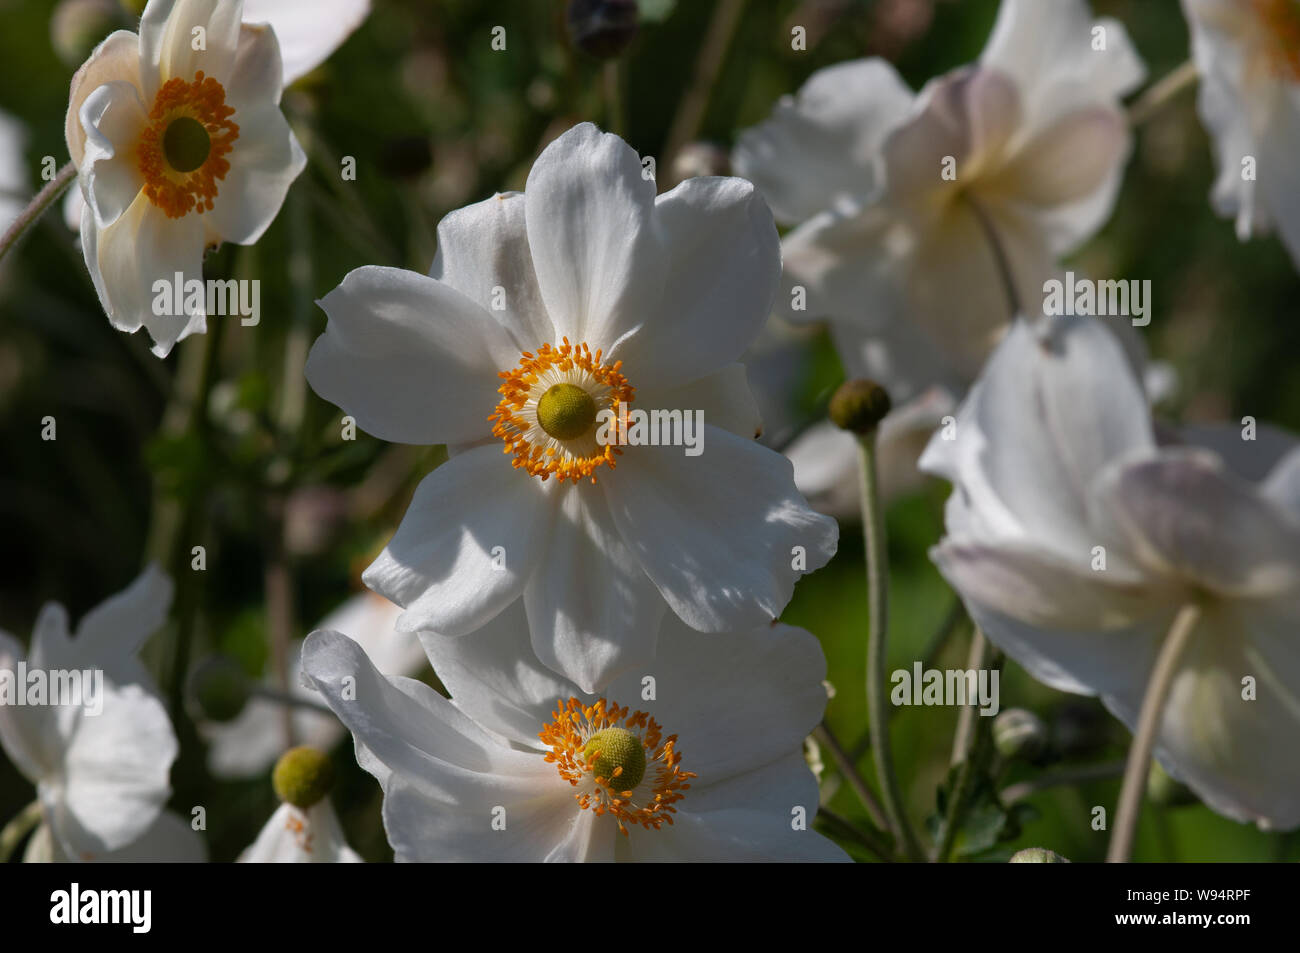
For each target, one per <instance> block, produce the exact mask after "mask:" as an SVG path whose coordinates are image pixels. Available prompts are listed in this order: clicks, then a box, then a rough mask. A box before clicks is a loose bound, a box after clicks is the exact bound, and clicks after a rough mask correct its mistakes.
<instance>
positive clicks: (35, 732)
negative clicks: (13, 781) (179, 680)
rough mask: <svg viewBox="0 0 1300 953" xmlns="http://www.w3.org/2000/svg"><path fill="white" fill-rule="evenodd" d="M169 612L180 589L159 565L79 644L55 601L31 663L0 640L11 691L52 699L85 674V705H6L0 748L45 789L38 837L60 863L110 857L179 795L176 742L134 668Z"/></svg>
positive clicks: (0, 670)
mask: <svg viewBox="0 0 1300 953" xmlns="http://www.w3.org/2000/svg"><path fill="white" fill-rule="evenodd" d="M170 604H171V581H170V580H169V579H168V578H167V577H166V576H165V575H164V574H163V573H162V572H160V571H159V570H158V569H156V568H155V567H152V566H151V567H150V568H149V569H147V570H145V572H144V573H142V574H141V575H140V577H139V578H138V579H137V580H136V581H135V582H134V583H132V585H131V586H130V587H129V588H128V589H126V590H124V591H123V592H121V593H119V594H118V595H116V596H113V597H112V598H111V599H109V600H107V601H106V602H104V603H102V604H100V605H99V606H97V607H96V608H94V609H92V610H91V611H90V612H88V613H87V614H86V616H85V617H84V618H83V619H82V620H81V624H80V625H79V626H77V630H76V637H75V638H72V637H70V636H69V627H68V615H67V612H66V611H65V610H64V608H63V607H62V606H61V605H59V604H58V603H48V604H46V605H45V607H44V608H43V609H42V610H41V612H40V615H39V616H38V617H37V620H36V627H35V630H34V631H33V634H32V642H31V651H30V653H29V654H28V655H27V657H24V654H23V650H22V647H21V646H20V645H19V643H18V642H17V640H16V639H14V638H13V637H12V636H10V635H8V634H6V633H0V680H3V681H7V682H8V683H9V688H10V689H14V690H16V689H17V687H18V683H19V682H20V681H23V680H24V679H23V678H22V676H23V674H24V673H25V674H26V678H25V681H26V683H27V685H28V686H29V691H30V689H31V686H33V685H35V684H37V682H38V681H40V680H43V681H44V682H45V683H46V686H47V687H46V691H47V693H48V692H51V691H53V688H54V685H55V683H56V682H62V683H64V684H65V685H67V686H71V685H72V684H73V677H72V673H80V675H78V676H77V678H78V680H79V681H80V682H81V684H82V689H81V692H80V697H79V698H71V697H65V696H60V697H59V698H55V697H54V696H53V695H49V694H47V696H46V698H45V699H44V700H43V702H41V703H37V702H36V700H35V699H34V698H33V697H28V698H27V703H26V704H23V703H22V702H23V699H22V698H21V697H19V696H17V695H15V696H14V699H13V700H14V701H15V702H16V703H12V704H11V703H4V704H0V746H3V747H4V750H5V752H6V754H8V756H9V759H10V760H11V761H12V762H13V763H14V765H15V766H16V767H17V768H18V770H19V771H20V772H21V773H22V774H23V775H24V776H25V777H26V778H27V779H28V780H29V781H31V782H32V783H33V784H35V785H36V792H37V797H38V798H39V800H40V804H41V813H42V822H43V825H44V826H45V827H48V828H49V831H48V832H45V833H42V832H41V831H40V830H39V829H38V831H37V834H36V835H35V836H36V837H38V838H46V837H48V838H50V843H51V845H52V847H51V849H52V850H53V851H55V853H56V856H66V857H70V858H75V859H78V860H98V859H105V855H108V854H110V853H112V852H114V851H118V850H120V849H122V848H125V847H127V846H128V845H130V844H132V843H133V842H134V841H137V840H138V839H140V838H141V837H142V835H144V834H145V833H146V832H148V831H149V830H150V829H151V828H152V827H154V825H155V823H157V822H158V818H159V816H160V815H161V813H162V809H163V805H164V804H165V803H166V802H167V798H168V797H169V796H170V794H171V789H170V786H169V784H168V775H169V773H170V771H171V765H172V762H173V761H174V760H175V758H176V753H177V743H176V735H175V734H174V733H173V731H172V726H171V721H170V720H169V719H168V717H167V711H166V709H165V708H164V707H163V704H162V702H161V700H160V699H159V698H158V697H157V693H156V692H155V691H154V689H153V686H152V684H151V683H150V681H149V679H148V676H147V674H146V673H145V671H144V668H143V666H142V665H141V664H140V662H139V661H138V660H137V659H136V652H137V650H138V649H139V647H140V645H141V644H142V643H143V642H144V640H145V639H146V638H147V637H148V636H150V635H152V634H153V633H154V632H156V631H157V630H158V629H159V628H161V626H162V624H163V621H164V620H165V619H166V616H167V610H168V607H169V606H170ZM36 672H41V673H44V675H43V676H37V675H34V674H33V673H36ZM96 673H97V674H96ZM56 675H57V677H55V676H56ZM87 678H89V682H87ZM100 686H102V689H101V688H100ZM96 695H98V696H99V697H94V696H96ZM0 699H5V695H4V694H0ZM55 701H58V702H59V704H53V702H55Z"/></svg>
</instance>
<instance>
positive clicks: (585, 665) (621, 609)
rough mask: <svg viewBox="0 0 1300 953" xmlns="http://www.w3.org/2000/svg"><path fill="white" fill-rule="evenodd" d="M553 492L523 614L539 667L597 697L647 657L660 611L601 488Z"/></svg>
mask: <svg viewBox="0 0 1300 953" xmlns="http://www.w3.org/2000/svg"><path fill="white" fill-rule="evenodd" d="M558 492H559V493H560V494H561V499H560V501H559V512H558V513H557V514H556V515H555V522H554V524H553V525H552V527H551V531H550V538H549V540H548V542H547V547H546V554H545V556H544V557H542V558H541V559H540V560H539V561H538V564H537V570H536V572H535V573H534V574H533V577H532V578H531V579H530V580H529V581H528V586H527V588H526V589H525V590H524V607H525V608H526V609H527V612H528V627H529V629H530V630H531V631H532V645H533V650H534V651H535V652H536V653H537V657H538V659H540V660H541V662H542V664H543V665H546V666H548V667H549V668H551V669H553V670H554V671H556V672H558V673H559V674H561V675H563V676H564V677H565V678H567V679H570V680H572V681H573V682H574V683H575V684H577V686H578V687H579V688H581V689H582V690H583V691H584V692H598V691H600V690H601V689H602V688H604V687H605V685H607V684H608V683H609V681H610V680H611V679H612V678H614V677H616V676H617V675H619V674H621V673H622V672H624V671H626V670H628V669H630V668H634V667H637V666H641V665H644V664H645V663H646V662H648V661H649V660H650V659H652V658H653V657H654V653H655V643H656V637H657V633H658V629H659V620H660V619H661V618H663V614H664V611H665V606H664V601H663V599H662V598H661V597H660V595H659V593H658V591H657V590H656V588H655V584H654V583H653V582H652V581H651V580H650V578H649V577H648V576H647V575H646V573H645V571H644V570H643V569H642V567H641V564H640V563H639V562H638V560H637V557H636V556H635V555H634V554H633V551H632V549H631V548H629V546H628V544H627V543H626V542H625V541H624V539H623V538H622V537H621V536H620V534H619V530H618V528H617V527H616V525H615V523H614V520H613V519H612V518H611V516H610V512H609V505H608V504H607V503H606V502H605V496H604V494H602V493H601V492H600V489H599V488H598V487H593V486H589V485H588V486H569V487H563V488H561V489H560V490H559V491H558ZM469 637H470V638H472V637H473V636H469Z"/></svg>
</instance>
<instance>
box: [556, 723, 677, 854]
mask: <svg viewBox="0 0 1300 953" xmlns="http://www.w3.org/2000/svg"><path fill="white" fill-rule="evenodd" d="M537 737H539V738H540V739H542V741H543V743H545V744H547V745H549V746H550V748H551V750H550V751H549V752H547V754H546V760H547V761H549V762H552V763H553V764H554V765H555V766H556V769H557V770H558V771H559V772H560V777H562V778H564V779H565V780H566V781H568V782H569V783H570V784H572V785H573V786H574V787H576V788H578V793H576V794H575V795H574V797H575V798H576V799H577V801H578V804H579V805H580V806H581V807H582V809H583V810H584V811H586V810H590V811H592V812H594V813H595V814H596V815H597V816H598V817H599V816H601V815H604V814H611V815H613V817H614V819H615V820H616V821H618V829H619V830H620V831H622V832H623V834H624V835H626V834H627V832H628V830H627V828H628V824H639V825H641V827H643V828H645V829H646V830H651V829H653V830H658V829H659V828H660V827H661V826H662V825H663V824H665V823H668V824H671V823H672V822H673V818H672V816H673V815H674V814H676V813H677V808H676V807H674V806H673V805H674V804H675V803H676V802H677V801H680V800H681V799H682V798H683V797H685V794H684V793H683V792H684V791H686V790H688V789H689V788H690V784H688V783H687V782H688V781H689V780H690V779H691V778H693V777H695V774H694V772H691V771H683V770H682V769H681V767H680V764H681V755H680V754H679V753H678V752H677V736H676V735H669V736H668V737H667V738H664V737H663V729H662V728H660V726H659V723H658V722H657V721H655V720H654V719H653V718H651V717H650V716H649V715H648V714H646V713H645V712H643V711H637V712H632V711H629V709H627V708H625V707H620V706H618V705H615V704H611V703H610V702H607V701H606V700H605V699H603V698H601V699H598V700H597V701H596V703H595V704H593V705H584V704H583V703H582V702H580V701H579V700H578V699H576V698H570V699H569V700H568V702H564V701H558V702H556V703H555V712H554V713H553V715H552V717H551V723H550V724H548V725H547V726H546V727H544V728H543V729H542V730H541V731H540V732H539V733H538V735H537Z"/></svg>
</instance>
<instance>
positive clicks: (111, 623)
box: [77, 563, 172, 688]
mask: <svg viewBox="0 0 1300 953" xmlns="http://www.w3.org/2000/svg"><path fill="white" fill-rule="evenodd" d="M171 604H172V581H171V579H170V578H169V577H168V576H167V574H166V573H165V572H163V571H162V570H161V569H159V568H158V565H157V564H156V563H150V564H149V565H148V566H146V567H145V569H144V571H143V572H142V573H140V575H139V576H138V577H136V579H135V581H134V582H132V583H131V585H130V586H128V587H127V588H126V589H124V590H123V591H122V592H119V593H117V594H116V595H114V596H112V597H110V598H108V599H106V600H104V601H103V602H101V603H100V604H99V605H97V606H95V608H93V609H91V610H90V611H89V612H87V613H86V614H85V615H84V616H82V618H81V622H80V623H78V625H77V647H78V649H79V650H80V651H82V652H85V653H86V655H88V656H90V657H91V658H93V659H95V660H96V662H98V664H100V665H102V666H104V668H105V670H106V671H107V673H108V674H109V676H110V677H111V678H112V679H113V681H115V682H117V683H118V684H119V685H126V684H132V683H135V684H140V685H142V686H143V687H145V688H148V687H150V686H151V685H152V684H153V683H152V680H151V679H150V678H149V676H148V675H147V673H146V672H145V669H144V666H143V665H141V664H140V662H139V660H138V659H137V658H136V654H137V653H138V652H139V651H140V648H141V646H143V645H144V643H145V641H146V640H147V639H148V638H149V637H150V636H151V635H153V634H154V633H156V632H158V631H159V630H160V629H161V628H162V627H163V624H164V623H165V622H166V621H167V613H168V611H169V610H170V609H171Z"/></svg>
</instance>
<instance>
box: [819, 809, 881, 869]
mask: <svg viewBox="0 0 1300 953" xmlns="http://www.w3.org/2000/svg"><path fill="white" fill-rule="evenodd" d="M817 817H818V818H819V819H821V820H822V821H823V822H824V823H825V824H827V825H828V826H830V827H833V828H835V830H836V832H837V833H838V834H839V835H840V836H841V837H845V838H848V839H849V840H852V841H854V842H856V843H858V844H861V845H862V846H863V847H865V848H866V849H867V850H869V851H871V853H873V854H875V855H876V856H877V857H878V858H880V859H881V860H883V861H884V862H885V863H887V864H892V863H893V862H894V858H893V857H892V856H890V853H889V848H887V847H886V846H885V845H884V844H882V843H881V842H880V839H879V838H878V837H877V836H876V835H875V834H873V833H869V832H867V831H866V830H863V829H862V828H861V827H859V826H858V825H856V824H854V823H853V822H852V821H850V820H848V819H847V818H844V817H841V816H840V815H838V814H836V813H835V812H834V811H832V810H831V809H830V808H826V807H819V808H818V809H817Z"/></svg>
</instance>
